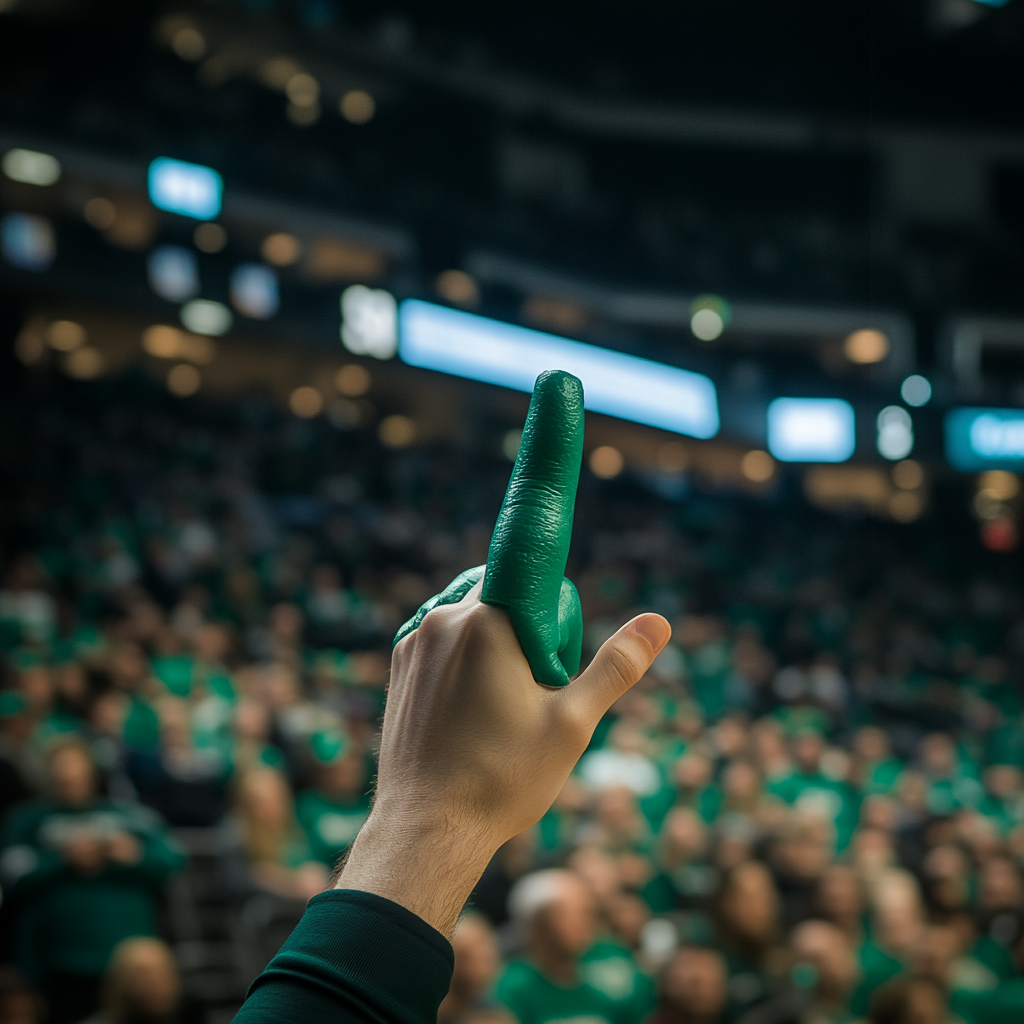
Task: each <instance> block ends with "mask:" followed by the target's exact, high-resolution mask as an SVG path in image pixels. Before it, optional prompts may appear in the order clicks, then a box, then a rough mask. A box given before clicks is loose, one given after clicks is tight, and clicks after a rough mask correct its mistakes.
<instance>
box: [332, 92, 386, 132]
mask: <svg viewBox="0 0 1024 1024" xmlns="http://www.w3.org/2000/svg"><path fill="white" fill-rule="evenodd" d="M338 109H339V110H340V111H341V116H342V117H343V118H345V120H346V121H348V122H349V123H350V124H366V122H367V121H370V120H372V118H373V115H374V114H375V113H376V112H377V103H376V101H375V100H374V98H373V97H372V96H371V95H370V94H369V93H368V92H365V91H364V90H363V89H352V90H351V91H350V92H347V93H345V95H344V96H342V97H341V101H340V102H339V103H338Z"/></svg>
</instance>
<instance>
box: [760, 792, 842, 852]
mask: <svg viewBox="0 0 1024 1024" xmlns="http://www.w3.org/2000/svg"><path fill="white" fill-rule="evenodd" d="M768 792H769V793H771V794H772V796H776V797H778V798H779V799H780V800H783V801H784V802H785V803H787V804H789V805H790V806H792V807H797V808H798V809H806V810H809V811H814V812H816V813H819V814H822V815H824V816H825V817H827V818H828V819H829V820H830V821H832V822H833V823H834V824H835V827H836V847H837V849H839V850H840V851H841V850H845V849H846V846H847V845H848V843H849V842H850V837H851V836H852V835H853V830H854V829H855V828H856V826H857V817H858V815H859V813H860V807H859V801H858V799H857V794H856V792H855V791H854V789H853V787H852V786H850V785H849V784H847V783H845V782H836V781H834V780H833V779H829V778H826V777H825V776H824V775H819V774H817V773H814V774H811V775H806V774H804V773H803V772H793V774H792V775H787V776H785V777H784V778H781V779H776V780H775V781H773V782H769V783H768Z"/></svg>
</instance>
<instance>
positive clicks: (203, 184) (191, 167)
mask: <svg viewBox="0 0 1024 1024" xmlns="http://www.w3.org/2000/svg"><path fill="white" fill-rule="evenodd" d="M223 187H224V183H223V182H222V181H221V177H220V175H219V174H218V173H217V172H216V171H215V170H213V168H211V167H203V166H202V165H201V164H187V163H185V162H184V161H183V160H171V159H170V158H169V157H166V156H161V157H157V159H156V160H154V161H153V162H152V163H151V164H150V165H149V198H150V199H151V200H152V202H153V205H154V206H157V207H159V208H160V209H161V210H166V211H167V212H168V213H180V214H182V215H184V216H185V217H195V218H196V219H197V220H212V219H213V218H214V217H216V216H217V214H218V213H220V201H221V192H222V191H223Z"/></svg>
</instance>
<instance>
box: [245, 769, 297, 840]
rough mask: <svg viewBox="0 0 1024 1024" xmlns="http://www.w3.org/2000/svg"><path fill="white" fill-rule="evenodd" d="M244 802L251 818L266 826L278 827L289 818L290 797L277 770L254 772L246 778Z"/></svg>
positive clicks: (290, 809) (290, 808)
mask: <svg viewBox="0 0 1024 1024" xmlns="http://www.w3.org/2000/svg"><path fill="white" fill-rule="evenodd" d="M245 802H246V804H247V805H248V807H249V812H250V813H251V815H252V817H253V819H254V820H255V821H256V822H258V823H259V824H261V825H266V826H267V827H268V828H280V827H281V826H283V825H285V824H286V823H287V822H288V821H289V819H290V818H291V811H292V803H291V797H290V796H289V794H288V790H287V787H286V784H285V781H284V779H282V778H281V777H280V776H279V775H278V774H277V772H273V771H259V772H254V773H253V774H252V775H251V776H249V778H248V779H247V780H246V788H245Z"/></svg>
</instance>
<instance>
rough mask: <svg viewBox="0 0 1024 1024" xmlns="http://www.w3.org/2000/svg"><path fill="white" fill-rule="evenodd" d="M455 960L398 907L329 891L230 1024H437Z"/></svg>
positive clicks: (438, 937)
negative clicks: (439, 1010) (233, 1023)
mask: <svg viewBox="0 0 1024 1024" xmlns="http://www.w3.org/2000/svg"><path fill="white" fill-rule="evenodd" d="M454 962H455V960H454V955H453V954H452V947H451V944H450V943H449V942H448V941H447V939H445V937H444V936H443V935H442V934H441V933H440V932H438V931H435V930H434V929H433V928H431V927H430V925H428V924H427V923H426V922H425V921H423V920H422V919H421V918H419V917H417V916H416V915H415V914H413V913H411V912H410V911H408V910H406V909H405V908H404V907H400V906H399V905H398V904H397V903H392V902H391V900H386V899H384V898H383V897H381V896H375V895H373V894H372V893H368V892H359V891H358V890H356V889H332V890H330V891H328V892H322V893H320V894H319V895H318V896H314V897H313V898H312V899H311V900H310V901H309V903H308V904H307V906H306V912H305V914H303V916H302V920H301V921H300V922H299V924H298V926H297V927H296V929H295V931H294V932H292V934H291V936H290V937H289V938H288V941H287V942H285V944H284V945H283V946H282V947H281V950H280V952H278V954H277V956H275V957H274V959H273V960H271V961H270V963H269V964H268V965H267V969H266V970H265V971H264V972H263V973H262V974H261V975H260V976H259V977H258V978H257V979H256V980H255V981H254V982H253V983H252V986H251V987H250V989H249V996H248V998H247V999H246V1001H245V1004H244V1005H243V1006H242V1008H241V1010H239V1011H238V1015H237V1016H236V1017H235V1024H435V1022H436V1021H437V1008H438V1006H439V1005H440V1004H441V1000H442V999H443V998H444V997H445V995H446V994H447V992H448V986H449V985H450V984H451V980H452V967H453V965H454Z"/></svg>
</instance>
